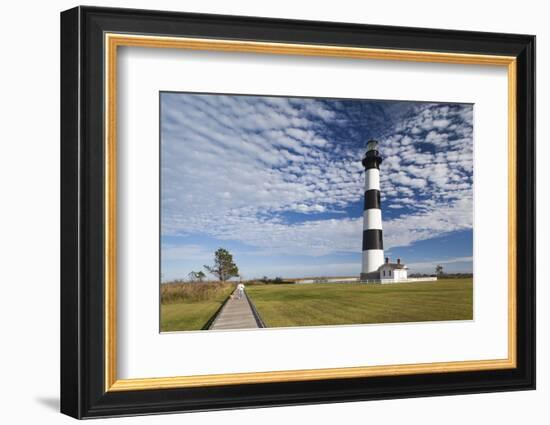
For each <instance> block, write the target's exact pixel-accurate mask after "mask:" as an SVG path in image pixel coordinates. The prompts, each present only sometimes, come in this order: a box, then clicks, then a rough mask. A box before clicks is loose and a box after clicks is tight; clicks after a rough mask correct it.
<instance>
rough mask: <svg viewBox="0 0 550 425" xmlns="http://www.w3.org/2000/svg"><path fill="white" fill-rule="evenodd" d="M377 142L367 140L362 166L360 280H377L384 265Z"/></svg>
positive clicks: (379, 159)
mask: <svg viewBox="0 0 550 425" xmlns="http://www.w3.org/2000/svg"><path fill="white" fill-rule="evenodd" d="M381 162H382V157H381V156H380V154H379V153H378V142H377V141H376V140H369V142H368V143H367V152H366V153H365V156H364V157H363V161H362V164H363V166H364V167H365V203H364V207H363V262H362V268H361V280H370V279H379V278H380V272H379V268H380V267H381V266H383V265H384V246H383V242H382V210H381V209H380V163H381Z"/></svg>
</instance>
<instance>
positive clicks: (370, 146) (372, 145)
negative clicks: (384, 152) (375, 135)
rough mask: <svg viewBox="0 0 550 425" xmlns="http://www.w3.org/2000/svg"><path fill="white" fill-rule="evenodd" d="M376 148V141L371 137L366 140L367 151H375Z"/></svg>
mask: <svg viewBox="0 0 550 425" xmlns="http://www.w3.org/2000/svg"><path fill="white" fill-rule="evenodd" d="M377 150H378V141H377V140H374V139H371V140H369V141H368V142H367V152H369V151H377Z"/></svg>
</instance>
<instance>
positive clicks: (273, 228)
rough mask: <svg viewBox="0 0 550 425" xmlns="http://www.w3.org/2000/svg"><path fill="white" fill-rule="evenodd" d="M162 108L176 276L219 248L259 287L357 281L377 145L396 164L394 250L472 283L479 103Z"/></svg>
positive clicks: (166, 254)
mask: <svg viewBox="0 0 550 425" xmlns="http://www.w3.org/2000/svg"><path fill="white" fill-rule="evenodd" d="M160 96H161V97H160V102H161V116H160V123H161V243H162V269H163V270H162V272H163V276H165V277H166V278H177V277H184V276H186V274H187V273H188V272H189V271H190V270H193V269H197V268H200V267H201V266H202V264H204V263H205V261H208V260H209V259H210V258H211V255H212V250H213V249H215V248H216V247H218V246H225V247H228V248H230V249H232V251H233V252H234V253H235V256H236V258H237V260H239V262H240V264H239V265H240V268H241V270H242V271H243V273H244V274H246V275H247V277H256V276H262V275H285V276H289V275H292V276H306V275H330V274H358V273H359V269H360V254H361V238H362V211H363V182H364V178H363V167H362V165H361V162H360V161H361V158H362V156H363V154H364V149H365V144H366V142H367V141H368V140H369V139H370V138H375V139H377V140H379V141H380V150H381V154H382V156H383V157H384V161H383V162H382V165H381V192H382V194H383V198H382V209H383V215H384V243H385V248H386V249H387V250H388V249H390V250H391V251H392V252H396V253H398V252H399V249H403V248H404V247H409V248H416V249H415V250H414V252H415V254H414V255H413V254H409V255H408V257H409V258H411V259H412V260H414V261H417V265H418V268H419V271H422V270H420V269H422V268H426V270H428V269H430V268H431V267H432V266H433V264H434V262H443V263H448V264H453V263H457V264H458V263H466V266H465V267H466V269H468V267H469V271H471V253H472V246H471V234H472V215H473V214H472V212H473V209H472V206H473V205H472V204H473V196H472V195H473V194H472V186H473V159H472V156H473V106H472V105H469V104H444V103H423V102H403V101H375V100H338V99H312V98H286V97H265V96H236V95H212V94H191V93H171V92H163V93H161V95H160ZM465 235H466V236H465ZM442 237H445V241H446V242H445V244H443V243H438V242H437V241H440V240H441V238H442ZM455 239H456V240H455ZM464 239H465V240H466V243H464ZM430 241H432V242H430ZM445 247H447V248H445ZM414 261H413V263H412V264H411V263H409V266H410V267H411V266H412V267H413V268H414Z"/></svg>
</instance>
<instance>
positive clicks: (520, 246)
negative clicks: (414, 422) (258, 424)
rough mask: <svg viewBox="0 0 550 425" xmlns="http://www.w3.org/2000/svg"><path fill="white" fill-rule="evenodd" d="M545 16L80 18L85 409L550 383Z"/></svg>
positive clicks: (117, 410) (69, 217)
mask: <svg viewBox="0 0 550 425" xmlns="http://www.w3.org/2000/svg"><path fill="white" fill-rule="evenodd" d="M534 60H535V38H534V36H529V35H517V34H495V33H477V32H465V31H449V30H434V29H418V28H402V27H389V26H369V25H355V24H342V23H329V22H310V21H293V20H280V19H265V18H251V17H237V16H219V15H201V14H186V13H175V12H160V11H143V10H130V9H109V8H94V7H77V8H74V9H71V10H68V11H65V12H63V13H62V14H61V72H62V74H61V104H62V107H61V115H62V123H61V163H62V170H61V191H62V205H61V207H62V208H61V210H62V217H61V220H62V232H61V242H62V243H61V245H62V253H61V254H62V281H61V411H62V412H63V413H65V414H68V415H71V416H73V417H76V418H91V417H103V416H120V415H134V414H147V413H163V412H177V411H181V412H184V411H198V410H216V409H230V408H242V407H256V406H275V405H292V404H308V403H327V402H339V401H353V400H369V399H382V398H398V397H414V396H428V395H444V394H462V393H476V392H488V391H510V390H522V389H533V388H534V387H535V308H534V306H535V303H534V301H535V220H534V214H535V181H534V177H535V171H534V166H535V152H534V146H535V144H534V142H535V140H534V138H535V136H534V122H535V110H534V97H535V94H534V93H535V87H534V84H535V79H534V77H535V75H534V69H535V66H534Z"/></svg>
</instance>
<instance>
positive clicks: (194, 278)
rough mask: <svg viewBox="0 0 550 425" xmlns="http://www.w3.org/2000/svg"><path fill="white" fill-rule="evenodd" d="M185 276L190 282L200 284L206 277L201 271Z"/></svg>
mask: <svg viewBox="0 0 550 425" xmlns="http://www.w3.org/2000/svg"><path fill="white" fill-rule="evenodd" d="M187 276H188V277H189V280H190V281H191V282H196V281H197V280H198V281H199V282H202V281H203V280H204V278H205V277H206V275H205V274H204V272H203V271H202V270H199V271H198V272H194V271H191V272H190V273H189V274H188V275H187Z"/></svg>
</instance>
